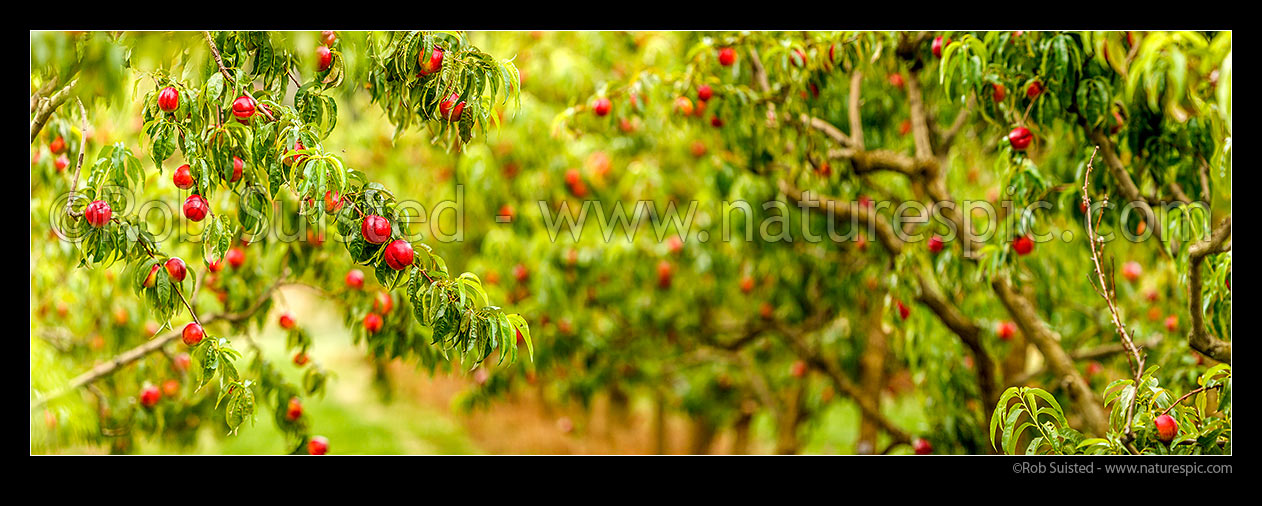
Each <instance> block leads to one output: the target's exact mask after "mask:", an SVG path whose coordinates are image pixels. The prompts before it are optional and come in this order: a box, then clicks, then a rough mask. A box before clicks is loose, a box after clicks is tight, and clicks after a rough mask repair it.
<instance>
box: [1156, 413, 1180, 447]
mask: <svg viewBox="0 0 1262 506" xmlns="http://www.w3.org/2000/svg"><path fill="white" fill-rule="evenodd" d="M1152 425H1153V427H1156V428H1157V439H1159V440H1161V442H1162V443H1169V442H1170V441H1173V440H1174V436H1177V435H1178V434H1179V423H1178V422H1175V421H1174V417H1172V416H1170V415H1161V416H1158V417H1157V418H1156V419H1154V420H1153V421H1152Z"/></svg>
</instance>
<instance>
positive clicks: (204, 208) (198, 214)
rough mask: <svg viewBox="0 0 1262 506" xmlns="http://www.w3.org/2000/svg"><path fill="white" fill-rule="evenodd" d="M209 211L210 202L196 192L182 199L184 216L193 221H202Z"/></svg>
mask: <svg viewBox="0 0 1262 506" xmlns="http://www.w3.org/2000/svg"><path fill="white" fill-rule="evenodd" d="M208 212H210V204H209V203H207V202H206V199H204V198H202V196H201V195H198V194H196V193H194V194H192V195H189V196H188V198H187V199H184V217H185V218H188V219H190V220H193V221H202V220H203V219H205V218H206V213H208Z"/></svg>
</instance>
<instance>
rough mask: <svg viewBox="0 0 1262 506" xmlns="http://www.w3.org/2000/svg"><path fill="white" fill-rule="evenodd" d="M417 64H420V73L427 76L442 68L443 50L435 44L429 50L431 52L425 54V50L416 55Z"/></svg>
mask: <svg viewBox="0 0 1262 506" xmlns="http://www.w3.org/2000/svg"><path fill="white" fill-rule="evenodd" d="M416 64H417V65H418V66H419V67H418V69H417V70H418V72H420V74H419V75H422V76H427V75H430V74H433V73H434V72H438V71H439V70H442V68H443V50H442V49H439V48H438V46H434V48H433V49H432V50H430V51H429V54H425V51H421V52H420V53H418V54H417V55H416Z"/></svg>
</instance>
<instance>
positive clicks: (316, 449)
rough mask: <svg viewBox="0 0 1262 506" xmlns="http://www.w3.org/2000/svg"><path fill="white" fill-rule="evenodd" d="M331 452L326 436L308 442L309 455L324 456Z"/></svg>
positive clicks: (313, 437)
mask: <svg viewBox="0 0 1262 506" xmlns="http://www.w3.org/2000/svg"><path fill="white" fill-rule="evenodd" d="M328 451H329V440H328V439H326V438H325V437H324V436H312V438H311V441H308V442H307V453H309V454H311V455H324V454H325V453H328Z"/></svg>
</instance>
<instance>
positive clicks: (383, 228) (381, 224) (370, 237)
mask: <svg viewBox="0 0 1262 506" xmlns="http://www.w3.org/2000/svg"><path fill="white" fill-rule="evenodd" d="M360 231H361V232H362V233H363V235H364V240H365V241H368V242H370V243H372V244H381V243H383V242H386V240H387V239H389V238H390V222H389V221H388V220H386V219H385V218H382V217H380V216H377V215H375V214H370V215H368V217H366V218H364V224H363V226H362V227H360Z"/></svg>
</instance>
